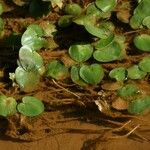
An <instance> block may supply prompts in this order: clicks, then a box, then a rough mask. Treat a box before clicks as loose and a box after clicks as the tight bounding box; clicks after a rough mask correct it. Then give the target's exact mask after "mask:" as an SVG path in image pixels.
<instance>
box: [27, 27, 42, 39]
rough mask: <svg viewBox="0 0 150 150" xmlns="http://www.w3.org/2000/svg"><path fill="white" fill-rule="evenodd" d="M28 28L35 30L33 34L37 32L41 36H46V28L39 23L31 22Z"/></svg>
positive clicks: (31, 30)
mask: <svg viewBox="0 0 150 150" xmlns="http://www.w3.org/2000/svg"><path fill="white" fill-rule="evenodd" d="M27 30H28V31H30V32H33V34H36V35H37V36H39V37H42V36H44V30H43V29H42V28H41V27H40V26H39V25H37V24H31V25H29V26H28V27H27Z"/></svg>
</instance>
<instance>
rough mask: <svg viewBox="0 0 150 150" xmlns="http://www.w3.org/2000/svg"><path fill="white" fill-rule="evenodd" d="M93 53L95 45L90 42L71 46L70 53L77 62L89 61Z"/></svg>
mask: <svg viewBox="0 0 150 150" xmlns="http://www.w3.org/2000/svg"><path fill="white" fill-rule="evenodd" d="M92 53H93V47H92V46H91V45H90V44H74V45H71V46H70V48H69V55H70V56H71V58H72V59H73V60H75V61H77V62H84V61H87V60H88V59H89V58H90V57H91V56H92Z"/></svg>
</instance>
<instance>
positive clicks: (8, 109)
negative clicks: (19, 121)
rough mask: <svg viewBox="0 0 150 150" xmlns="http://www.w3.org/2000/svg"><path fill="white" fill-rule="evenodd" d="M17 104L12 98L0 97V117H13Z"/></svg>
mask: <svg viewBox="0 0 150 150" xmlns="http://www.w3.org/2000/svg"><path fill="white" fill-rule="evenodd" d="M16 106H17V102H16V100H15V99H14V98H13V97H6V96H5V95H0V115H1V116H3V117H7V116H10V115H14V114H15V113H16V112H17V110H16Z"/></svg>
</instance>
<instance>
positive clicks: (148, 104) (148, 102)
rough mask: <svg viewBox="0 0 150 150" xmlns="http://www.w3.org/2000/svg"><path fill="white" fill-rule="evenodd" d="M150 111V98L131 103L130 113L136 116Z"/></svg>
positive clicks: (146, 97)
mask: <svg viewBox="0 0 150 150" xmlns="http://www.w3.org/2000/svg"><path fill="white" fill-rule="evenodd" d="M149 111H150V96H145V97H142V98H138V99H135V100H133V101H132V102H131V103H129V107H128V112H129V113H131V114H135V115H140V114H144V113H145V112H149Z"/></svg>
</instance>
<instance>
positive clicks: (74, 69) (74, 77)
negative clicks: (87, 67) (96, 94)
mask: <svg viewBox="0 0 150 150" xmlns="http://www.w3.org/2000/svg"><path fill="white" fill-rule="evenodd" d="M79 71H80V68H79V67H77V66H72V67H71V79H72V81H73V82H74V83H76V84H78V85H80V86H87V84H86V83H85V82H84V81H83V80H82V79H81V77H80V75H79Z"/></svg>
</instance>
